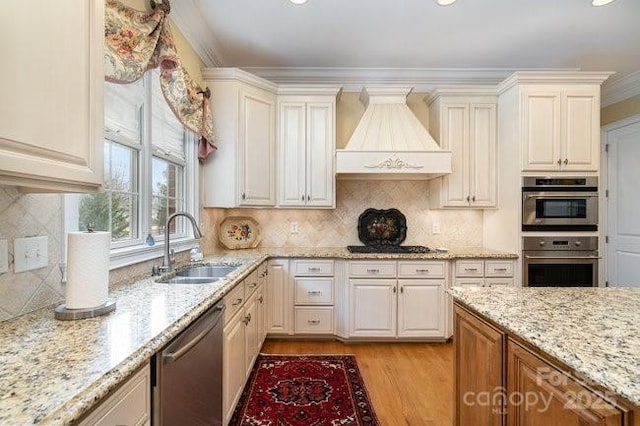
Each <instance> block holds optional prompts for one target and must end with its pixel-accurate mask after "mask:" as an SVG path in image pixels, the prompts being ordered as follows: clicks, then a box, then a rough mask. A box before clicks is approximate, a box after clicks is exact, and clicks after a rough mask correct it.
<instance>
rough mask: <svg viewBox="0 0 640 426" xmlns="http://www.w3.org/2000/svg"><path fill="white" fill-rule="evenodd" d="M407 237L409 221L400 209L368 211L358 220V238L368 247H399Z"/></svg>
mask: <svg viewBox="0 0 640 426" xmlns="http://www.w3.org/2000/svg"><path fill="white" fill-rule="evenodd" d="M406 236H407V219H406V218H405V216H404V215H403V214H402V213H401V212H400V211H399V210H398V209H388V210H376V209H367V210H365V211H364V212H362V214H361V215H360V217H359V218H358V238H359V239H360V241H362V242H363V243H364V245H366V246H371V245H389V246H397V245H400V243H401V242H403V241H404V239H405V238H406Z"/></svg>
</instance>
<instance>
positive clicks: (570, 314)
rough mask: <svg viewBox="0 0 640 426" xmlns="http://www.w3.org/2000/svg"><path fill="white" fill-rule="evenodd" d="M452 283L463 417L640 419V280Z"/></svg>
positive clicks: (465, 420) (548, 421)
mask: <svg viewBox="0 0 640 426" xmlns="http://www.w3.org/2000/svg"><path fill="white" fill-rule="evenodd" d="M449 293H450V294H451V295H452V296H453V299H454V302H455V326H454V342H455V345H456V361H455V365H456V378H455V380H456V395H455V398H456V401H455V403H456V415H457V424H458V425H468V424H496V425H499V424H502V422H503V421H504V420H505V418H506V421H507V423H506V424H508V425H522V424H530V425H537V424H544V425H565V424H580V425H592V424H593V425H613V424H615V425H635V426H637V425H640V418H639V416H640V309H639V307H640V289H638V288H587V289H585V288H499V287H491V288H458V287H453V288H451V289H450V290H449ZM478 422H479V423H478Z"/></svg>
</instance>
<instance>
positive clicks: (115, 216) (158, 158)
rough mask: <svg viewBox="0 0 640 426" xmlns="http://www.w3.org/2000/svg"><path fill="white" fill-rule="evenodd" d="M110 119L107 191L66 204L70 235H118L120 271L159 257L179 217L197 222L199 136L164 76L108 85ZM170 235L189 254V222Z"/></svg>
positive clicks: (114, 241)
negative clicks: (169, 97)
mask: <svg viewBox="0 0 640 426" xmlns="http://www.w3.org/2000/svg"><path fill="white" fill-rule="evenodd" d="M104 116H105V133H104V138H105V140H104V186H103V190H102V192H99V193H96V194H83V195H76V196H68V197H67V198H66V200H65V207H66V215H65V217H66V228H67V230H68V231H71V230H78V229H80V230H83V229H87V226H88V225H89V224H93V226H94V228H95V229H96V230H97V231H110V232H111V248H112V250H111V252H112V266H122V265H125V264H129V263H135V262H138V261H142V260H145V259H148V258H153V257H157V256H158V255H159V251H161V250H160V249H161V248H162V244H159V245H158V246H155V243H156V242H160V243H162V241H163V240H164V237H165V232H167V230H166V229H165V223H166V220H167V218H168V217H169V216H170V215H171V214H172V213H175V212H177V211H187V212H189V213H191V214H193V215H194V216H196V217H197V205H198V204H197V199H196V196H197V192H198V191H197V190H196V185H197V179H196V178H195V176H196V172H197V164H198V163H197V160H196V149H197V146H196V139H197V136H196V135H194V134H193V133H192V132H190V131H188V130H187V129H185V128H184V126H182V124H181V123H180V122H179V121H178V120H177V119H176V118H175V115H174V114H173V112H172V111H171V109H170V107H169V105H168V104H167V103H166V101H165V100H164V95H163V94H162V91H161V88H160V80H159V75H158V71H156V70H154V71H150V72H147V74H146V75H145V76H144V77H143V78H142V79H140V80H139V81H137V82H135V83H132V84H127V85H122V84H114V83H105V90H104ZM168 232H169V236H170V238H171V240H172V242H173V241H176V242H178V243H179V242H180V241H181V240H182V241H183V242H185V245H184V247H183V248H188V247H189V245H188V242H189V240H190V239H191V227H190V226H186V223H185V221H184V218H177V219H176V220H174V221H172V223H171V228H170V229H169V230H168ZM174 245H175V244H174ZM178 249H180V247H179V244H178Z"/></svg>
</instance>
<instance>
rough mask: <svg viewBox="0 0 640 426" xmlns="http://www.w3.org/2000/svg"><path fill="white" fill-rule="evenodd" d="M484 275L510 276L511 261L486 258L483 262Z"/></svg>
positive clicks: (511, 270) (511, 271)
mask: <svg viewBox="0 0 640 426" xmlns="http://www.w3.org/2000/svg"><path fill="white" fill-rule="evenodd" d="M484 275H485V277H512V276H513V262H510V261H504V260H487V261H486V262H485V271H484Z"/></svg>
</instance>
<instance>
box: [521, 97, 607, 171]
mask: <svg viewBox="0 0 640 426" xmlns="http://www.w3.org/2000/svg"><path fill="white" fill-rule="evenodd" d="M521 102H522V117H521V118H522V138H523V139H522V143H523V164H522V169H523V171H568V172H574V171H583V172H596V171H598V166H599V163H600V157H599V152H600V146H599V145H600V86H599V85H575V86H571V85H566V86H543V85H533V86H525V87H523V89H522V91H521Z"/></svg>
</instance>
